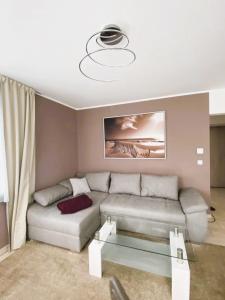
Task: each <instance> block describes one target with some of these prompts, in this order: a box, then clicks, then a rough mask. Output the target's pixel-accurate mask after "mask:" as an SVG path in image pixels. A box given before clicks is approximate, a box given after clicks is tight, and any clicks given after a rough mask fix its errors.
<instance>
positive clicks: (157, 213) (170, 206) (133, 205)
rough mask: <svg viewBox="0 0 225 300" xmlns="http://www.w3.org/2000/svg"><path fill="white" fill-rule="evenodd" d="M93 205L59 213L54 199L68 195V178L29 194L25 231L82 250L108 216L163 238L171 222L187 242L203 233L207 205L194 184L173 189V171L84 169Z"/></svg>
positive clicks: (119, 223) (200, 238) (199, 239)
mask: <svg viewBox="0 0 225 300" xmlns="http://www.w3.org/2000/svg"><path fill="white" fill-rule="evenodd" d="M85 176H86V179H87V182H88V185H89V187H90V190H91V192H89V193H87V194H88V196H89V197H90V198H91V199H92V200H93V205H92V206H91V207H89V208H87V209H84V210H82V211H79V212H76V213H74V214H69V215H68V214H66V215H63V214H61V213H60V211H59V210H58V208H57V203H58V202H60V201H62V199H64V198H66V197H68V196H71V195H72V194H73V190H72V186H71V184H70V180H69V179H68V180H64V181H62V182H60V183H59V184H58V185H55V186H53V187H50V188H47V189H44V190H41V191H38V192H35V193H34V196H33V198H34V203H33V204H31V205H30V207H29V209H28V212H27V223H28V236H29V238H30V239H34V240H38V241H42V242H45V243H49V244H53V245H56V246H60V247H64V248H67V249H70V250H72V251H78V252H79V251H81V249H82V248H83V247H84V245H85V244H86V243H87V241H88V240H89V239H90V238H91V237H92V236H93V234H94V232H95V231H96V230H97V229H98V228H99V226H100V225H101V223H104V221H105V219H106V217H107V216H108V215H111V216H113V218H114V219H115V220H117V226H118V228H119V229H122V230H128V231H134V232H139V233H144V234H150V235H155V236H162V237H167V236H168V231H169V230H170V228H171V226H174V225H176V226H178V227H182V228H183V227H184V226H186V227H187V229H188V232H189V238H190V240H191V241H192V242H198V243H200V242H203V241H204V239H205V237H206V234H207V225H208V220H207V209H208V206H207V204H206V202H205V200H204V199H203V197H202V196H201V195H200V193H199V192H198V191H197V190H195V189H193V188H186V189H180V190H179V189H178V178H177V177H176V176H155V175H147V174H122V173H110V172H99V173H87V174H85Z"/></svg>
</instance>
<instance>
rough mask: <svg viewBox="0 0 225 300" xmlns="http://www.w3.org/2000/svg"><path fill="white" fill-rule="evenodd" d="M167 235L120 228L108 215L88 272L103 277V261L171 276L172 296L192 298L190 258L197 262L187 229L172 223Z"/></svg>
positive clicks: (175, 299)
mask: <svg viewBox="0 0 225 300" xmlns="http://www.w3.org/2000/svg"><path fill="white" fill-rule="evenodd" d="M166 235H167V236H166V237H165V238H162V237H153V236H149V235H143V234H138V233H133V232H127V231H120V230H117V222H116V218H114V217H113V216H107V217H106V222H105V223H104V224H103V226H102V227H101V228H100V230H99V231H97V232H96V233H95V236H94V238H93V240H92V242H91V243H90V245H89V247H88V253H89V274H90V275H93V276H96V277H99V278H101V277H102V273H103V270H102V262H103V261H104V260H106V261H111V262H113V263H117V264H120V265H125V266H128V267H131V268H136V269H139V270H142V271H146V272H150V273H155V274H158V275H161V276H166V277H171V278H172V299H173V300H178V299H179V300H181V299H182V300H187V299H189V297H190V269H189V261H195V260H196V257H195V255H194V251H193V247H192V244H191V242H190V241H189V239H188V231H187V229H186V228H185V227H183V226H180V225H176V224H174V225H170V226H169V228H168V234H166Z"/></svg>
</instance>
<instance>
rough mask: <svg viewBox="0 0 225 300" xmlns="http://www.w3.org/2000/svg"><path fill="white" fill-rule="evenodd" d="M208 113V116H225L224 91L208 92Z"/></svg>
mask: <svg viewBox="0 0 225 300" xmlns="http://www.w3.org/2000/svg"><path fill="white" fill-rule="evenodd" d="M209 113H210V115H214V114H225V89H219V90H212V91H210V92H209Z"/></svg>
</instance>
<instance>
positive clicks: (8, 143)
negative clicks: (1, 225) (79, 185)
mask: <svg viewBox="0 0 225 300" xmlns="http://www.w3.org/2000/svg"><path fill="white" fill-rule="evenodd" d="M0 98H1V103H2V112H3V114H2V115H3V118H2V119H3V122H2V123H3V126H2V127H3V128H4V139H5V141H4V140H2V142H1V144H5V161H6V168H7V181H8V197H7V198H6V199H5V200H4V201H7V199H8V203H7V214H8V216H7V218H8V229H9V236H10V247H11V249H17V248H20V247H21V246H22V245H23V244H24V243H25V241H26V212H27V206H28V203H29V200H30V199H31V195H32V193H33V192H34V183H35V92H34V90H33V89H31V88H29V87H27V86H25V85H23V84H21V83H19V82H17V81H15V80H12V79H10V78H7V77H6V76H2V75H0ZM2 131H3V130H2ZM3 148H4V147H3ZM3 152H4V151H3ZM3 154H4V153H3ZM2 169H3V172H4V167H3V168H2ZM2 176H3V177H2V178H3V179H4V174H3V175H2ZM2 182H3V181H2ZM2 184H3V191H4V185H5V183H4V182H3V183H2Z"/></svg>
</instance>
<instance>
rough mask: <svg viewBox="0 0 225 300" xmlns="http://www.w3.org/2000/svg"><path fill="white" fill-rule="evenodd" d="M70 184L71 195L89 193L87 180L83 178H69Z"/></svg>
mask: <svg viewBox="0 0 225 300" xmlns="http://www.w3.org/2000/svg"><path fill="white" fill-rule="evenodd" d="M70 182H71V184H72V187H73V195H74V196H77V195H80V194H85V193H88V192H90V191H91V190H90V188H89V185H88V183H87V179H86V178H85V177H84V178H71V179H70Z"/></svg>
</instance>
